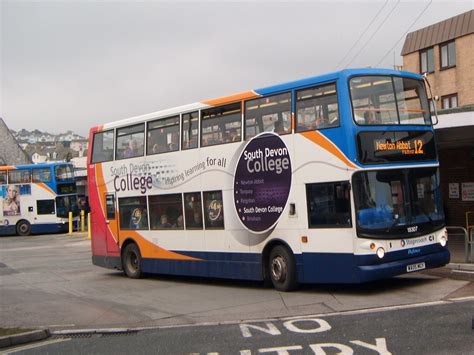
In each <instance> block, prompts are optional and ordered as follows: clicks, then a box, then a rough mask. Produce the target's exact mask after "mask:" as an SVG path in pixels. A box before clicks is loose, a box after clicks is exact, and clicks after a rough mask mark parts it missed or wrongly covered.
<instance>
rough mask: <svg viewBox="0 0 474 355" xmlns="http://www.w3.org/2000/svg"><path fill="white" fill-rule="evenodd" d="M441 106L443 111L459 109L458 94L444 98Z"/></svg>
mask: <svg viewBox="0 0 474 355" xmlns="http://www.w3.org/2000/svg"><path fill="white" fill-rule="evenodd" d="M441 106H442V109H443V110H446V109H448V108H455V107H458V94H452V95H446V96H442V97H441Z"/></svg>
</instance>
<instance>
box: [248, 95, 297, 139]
mask: <svg viewBox="0 0 474 355" xmlns="http://www.w3.org/2000/svg"><path fill="white" fill-rule="evenodd" d="M262 132H275V133H278V134H280V135H282V134H288V133H291V93H289V92H288V93H284V94H279V95H274V96H269V97H263V98H260V99H255V100H250V101H246V102H245V139H246V140H247V139H250V138H252V137H254V136H256V135H257V134H259V133H262Z"/></svg>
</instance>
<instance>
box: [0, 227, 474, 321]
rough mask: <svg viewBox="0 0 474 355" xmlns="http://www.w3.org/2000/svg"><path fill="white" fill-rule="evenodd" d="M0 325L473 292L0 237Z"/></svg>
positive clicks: (234, 316)
mask: <svg viewBox="0 0 474 355" xmlns="http://www.w3.org/2000/svg"><path fill="white" fill-rule="evenodd" d="M0 250H1V252H0V285H1V288H0V312H1V314H2V317H1V319H0V327H13V326H16V327H26V326H28V327H32V326H47V327H49V328H52V329H54V328H57V329H68V328H105V327H146V326H158V325H174V324H176V325H177V324H192V323H204V322H217V321H218V322H225V321H239V320H251V319H261V318H269V317H274V318H280V317H289V316H298V315H306V314H326V313H334V312H340V311H347V310H356V309H367V308H376V307H384V306H394V305H405V304H413V303H423V302H431V301H437V300H443V299H448V298H450V297H462V296H468V295H474V291H473V284H472V282H470V281H469V280H468V279H466V280H462V279H453V278H448V277H444V276H443V275H442V274H440V275H441V276H435V275H430V274H427V273H416V274H412V275H407V276H403V277H398V278H394V279H390V280H384V281H380V282H376V283H371V284H366V285H350V286H349V285H305V286H303V287H302V288H301V289H300V290H298V291H296V292H290V293H281V292H278V291H275V290H274V289H271V288H265V287H264V286H263V285H262V284H260V283H255V282H242V281H233V280H210V279H196V278H185V277H168V276H153V277H147V278H145V279H140V280H132V279H128V278H126V277H124V276H123V274H122V273H121V272H118V271H113V270H108V269H102V268H98V267H96V266H93V265H92V263H91V252H90V241H89V240H87V239H86V238H85V235H82V236H72V237H71V236H68V235H44V236H31V237H2V238H0Z"/></svg>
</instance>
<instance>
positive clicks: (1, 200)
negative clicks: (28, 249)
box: [0, 162, 78, 236]
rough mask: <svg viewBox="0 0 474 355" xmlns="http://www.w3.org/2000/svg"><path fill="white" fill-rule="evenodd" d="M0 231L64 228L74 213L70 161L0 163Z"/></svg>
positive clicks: (40, 231)
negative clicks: (2, 164) (71, 213)
mask: <svg viewBox="0 0 474 355" xmlns="http://www.w3.org/2000/svg"><path fill="white" fill-rule="evenodd" d="M0 188H1V191H0V192H1V195H0V220H1V221H0V235H11V234H17V235H21V236H27V235H30V234H46V233H58V232H66V231H67V230H68V217H69V216H68V215H69V212H70V211H72V212H73V214H74V215H75V216H77V212H78V206H77V191H76V182H75V180H74V168H73V165H72V164H69V163H62V162H55V163H44V164H32V165H17V166H2V167H0Z"/></svg>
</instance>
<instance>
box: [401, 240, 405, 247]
mask: <svg viewBox="0 0 474 355" xmlns="http://www.w3.org/2000/svg"><path fill="white" fill-rule="evenodd" d="M405 244H406V243H405V240H404V239H402V240H400V245H401V246H402V248H403V247H404V246H405Z"/></svg>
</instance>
